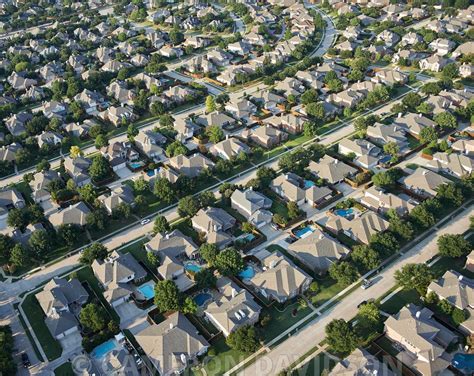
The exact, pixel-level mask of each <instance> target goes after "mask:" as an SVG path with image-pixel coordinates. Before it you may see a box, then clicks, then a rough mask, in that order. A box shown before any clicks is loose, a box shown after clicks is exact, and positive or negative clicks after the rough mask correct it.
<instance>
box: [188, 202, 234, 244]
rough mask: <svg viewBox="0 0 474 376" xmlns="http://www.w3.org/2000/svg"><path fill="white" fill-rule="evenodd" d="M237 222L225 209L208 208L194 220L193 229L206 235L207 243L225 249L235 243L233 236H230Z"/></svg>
mask: <svg viewBox="0 0 474 376" xmlns="http://www.w3.org/2000/svg"><path fill="white" fill-rule="evenodd" d="M236 222H237V220H236V219H235V218H234V217H233V216H231V215H230V214H229V213H227V212H226V211H225V210H224V209H221V208H213V207H208V208H205V209H200V210H199V211H198V212H197V213H196V215H195V216H194V217H193V218H192V224H193V228H194V229H195V230H196V231H198V232H201V233H203V234H205V236H206V239H207V242H208V243H211V244H216V245H217V246H218V247H219V248H224V247H225V246H227V245H229V244H230V243H231V242H232V241H233V237H232V235H230V234H228V233H227V231H229V230H230V229H231V228H232V227H234V226H235V224H236Z"/></svg>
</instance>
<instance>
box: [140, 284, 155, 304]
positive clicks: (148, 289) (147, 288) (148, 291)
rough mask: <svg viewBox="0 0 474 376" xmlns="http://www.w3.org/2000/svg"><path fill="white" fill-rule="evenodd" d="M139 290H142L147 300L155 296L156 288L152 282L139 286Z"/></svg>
mask: <svg viewBox="0 0 474 376" xmlns="http://www.w3.org/2000/svg"><path fill="white" fill-rule="evenodd" d="M137 290H138V291H140V293H141V294H142V295H143V296H144V297H145V299H146V300H151V299H153V298H154V297H155V289H154V288H153V286H152V285H150V284H146V285H141V286H138V287H137Z"/></svg>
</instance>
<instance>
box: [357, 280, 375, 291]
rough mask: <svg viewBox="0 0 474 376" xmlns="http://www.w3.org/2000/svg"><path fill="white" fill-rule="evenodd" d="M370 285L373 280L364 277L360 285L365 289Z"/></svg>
mask: <svg viewBox="0 0 474 376" xmlns="http://www.w3.org/2000/svg"><path fill="white" fill-rule="evenodd" d="M370 286H372V281H371V280H370V279H364V280H363V281H362V284H361V285H360V287H361V288H362V289H363V290H367V289H368V288H369V287H370Z"/></svg>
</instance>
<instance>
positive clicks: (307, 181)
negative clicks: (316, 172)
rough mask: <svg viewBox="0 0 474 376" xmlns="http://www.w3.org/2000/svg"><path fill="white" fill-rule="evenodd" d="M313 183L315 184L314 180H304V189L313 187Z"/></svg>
mask: <svg viewBox="0 0 474 376" xmlns="http://www.w3.org/2000/svg"><path fill="white" fill-rule="evenodd" d="M315 185H316V184H315V183H314V181H311V180H305V181H304V187H305V189H308V188H311V187H314V186H315Z"/></svg>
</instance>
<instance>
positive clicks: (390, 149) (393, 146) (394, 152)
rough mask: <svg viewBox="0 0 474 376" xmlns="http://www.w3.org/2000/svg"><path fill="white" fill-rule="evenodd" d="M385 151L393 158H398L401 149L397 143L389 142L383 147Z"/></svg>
mask: <svg viewBox="0 0 474 376" xmlns="http://www.w3.org/2000/svg"><path fill="white" fill-rule="evenodd" d="M383 151H384V152H385V153H387V154H389V155H391V156H392V158H397V157H398V153H399V152H400V147H399V146H398V144H397V143H396V142H395V141H392V142H387V143H386V144H385V145H384V146H383Z"/></svg>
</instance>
